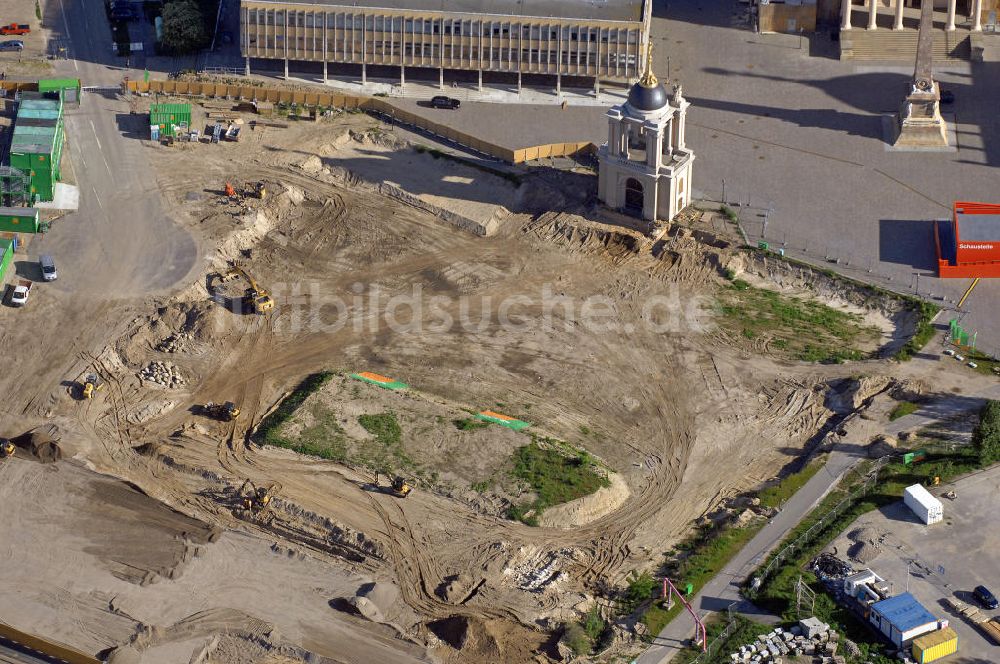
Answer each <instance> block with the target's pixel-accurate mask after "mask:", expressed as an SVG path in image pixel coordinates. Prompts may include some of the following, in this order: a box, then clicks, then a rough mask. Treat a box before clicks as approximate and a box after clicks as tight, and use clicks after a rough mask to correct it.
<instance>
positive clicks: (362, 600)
mask: <svg viewBox="0 0 1000 664" xmlns="http://www.w3.org/2000/svg"><path fill="white" fill-rule="evenodd" d="M351 604H353V605H354V608H355V609H357V610H358V613H360V614H361V615H362V616H364V617H365V618H367V619H368V620H371V621H372V622H382V621H383V620H384V616H383V615H382V612H381V611H380V610H379V608H378V607H377V606H375V603H374V602H372V601H370V600H369V599H368V598H367V597H354V598H352V599H351Z"/></svg>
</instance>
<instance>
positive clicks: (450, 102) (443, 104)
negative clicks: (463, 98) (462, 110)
mask: <svg viewBox="0 0 1000 664" xmlns="http://www.w3.org/2000/svg"><path fill="white" fill-rule="evenodd" d="M461 105H462V102H460V101H459V100H457V99H452V98H451V97H445V96H444V95H438V96H437V97H434V98H433V99H431V106H433V107H434V108H449V109H456V108H458V107H459V106H461Z"/></svg>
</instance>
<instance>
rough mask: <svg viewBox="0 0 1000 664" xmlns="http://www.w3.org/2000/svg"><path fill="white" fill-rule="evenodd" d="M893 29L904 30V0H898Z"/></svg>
mask: <svg viewBox="0 0 1000 664" xmlns="http://www.w3.org/2000/svg"><path fill="white" fill-rule="evenodd" d="M892 29H893V30H902V29H903V0H896V22H895V23H893V24H892Z"/></svg>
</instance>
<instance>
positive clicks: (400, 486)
mask: <svg viewBox="0 0 1000 664" xmlns="http://www.w3.org/2000/svg"><path fill="white" fill-rule="evenodd" d="M410 491H413V487H412V486H411V485H410V483H409V482H407V481H406V480H405V479H403V478H402V477H401V476H399V475H396V476H395V477H393V478H392V484H390V485H389V493H391V494H392V495H394V496H396V497H397V498H406V497H407V496H408V495H410Z"/></svg>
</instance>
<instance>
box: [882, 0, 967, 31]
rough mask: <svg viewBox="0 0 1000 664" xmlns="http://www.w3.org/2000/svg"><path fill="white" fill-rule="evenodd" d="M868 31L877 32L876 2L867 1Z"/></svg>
mask: <svg viewBox="0 0 1000 664" xmlns="http://www.w3.org/2000/svg"><path fill="white" fill-rule="evenodd" d="M954 1H955V0H952V2H954ZM868 29H869V30H878V0H868Z"/></svg>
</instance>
